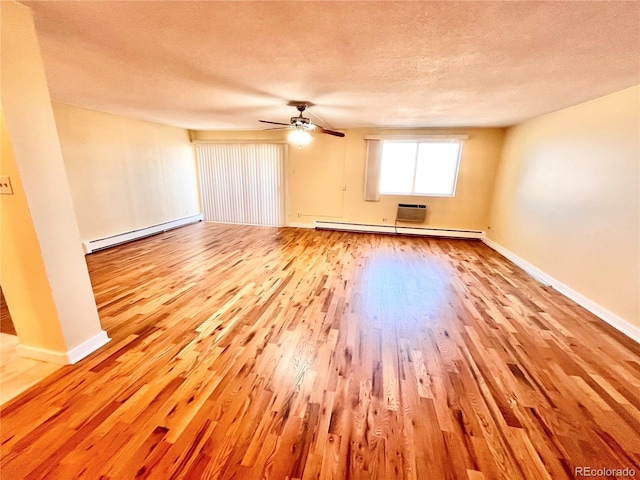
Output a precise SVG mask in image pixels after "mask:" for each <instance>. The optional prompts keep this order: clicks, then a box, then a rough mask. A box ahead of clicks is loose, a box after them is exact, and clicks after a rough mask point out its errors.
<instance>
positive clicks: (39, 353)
mask: <svg viewBox="0 0 640 480" xmlns="http://www.w3.org/2000/svg"><path fill="white" fill-rule="evenodd" d="M110 341H111V339H110V338H109V337H108V336H107V332H105V331H104V330H101V331H100V333H98V334H97V335H95V336H93V337H91V338H90V339H89V340H87V341H85V342H83V343H81V344H80V345H78V346H77V347H74V348H72V349H71V350H68V351H66V352H56V351H54V350H46V349H44V348H38V347H30V346H28V345H17V346H16V352H17V353H18V355H20V356H21V357H26V358H33V359H35V360H42V361H43V362H49V363H56V364H58V365H73V364H74V363H76V362H78V361H80V360H82V359H83V358H84V357H86V356H87V355H89V354H91V353H93V352H95V351H96V350H97V349H99V348H100V347H102V346H103V345H106V344H107V343H108V342H110Z"/></svg>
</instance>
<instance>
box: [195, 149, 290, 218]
mask: <svg viewBox="0 0 640 480" xmlns="http://www.w3.org/2000/svg"><path fill="white" fill-rule="evenodd" d="M284 148H285V146H284V145H278V144H199V145H197V147H196V151H197V157H198V168H199V173H200V193H201V195H202V208H203V210H204V219H205V220H206V221H210V222H220V223H241V224H245V225H268V226H283V225H284V189H283V178H282V177H283V164H284Z"/></svg>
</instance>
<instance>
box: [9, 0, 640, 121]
mask: <svg viewBox="0 0 640 480" xmlns="http://www.w3.org/2000/svg"><path fill="white" fill-rule="evenodd" d="M22 3H24V4H26V5H28V6H29V7H30V8H31V9H32V10H33V11H34V14H35V23H36V29H37V31H38V36H39V38H40V42H41V48H42V55H43V57H44V63H45V69H46V72H47V78H48V80H49V87H50V90H51V96H52V98H53V99H54V100H56V101H60V102H66V103H70V104H74V105H80V106H83V107H87V108H92V109H97V110H103V111H107V112H112V113H117V114H122V115H128V116H132V117H136V118H142V119H147V120H152V121H156V122H160V123H164V124H169V125H175V126H181V127H185V128H192V129H252V128H261V124H260V123H258V122H257V120H258V119H267V120H276V121H288V118H289V117H290V116H292V115H294V114H295V113H296V111H295V109H294V108H292V107H287V103H288V102H289V101H291V100H306V101H310V102H313V103H314V104H316V106H315V107H313V108H312V109H311V113H315V114H316V115H317V117H319V118H320V119H322V120H324V122H325V123H324V125H325V126H327V127H329V128H350V127H383V126H386V127H428V126H506V125H512V124H514V123H517V122H520V121H522V120H524V119H527V118H531V117H534V116H537V115H540V114H544V113H547V112H550V111H554V110H558V109H561V108H565V107H568V106H571V105H575V104H577V103H580V102H583V101H586V100H589V99H592V98H596V97H599V96H602V95H605V94H608V93H612V92H615V91H618V90H622V89H624V88H627V87H630V86H633V85H636V84H639V83H640V3H638V2H637V1H621V2H618V1H602V2H598V1H567V0H564V1H552V2H542V1H517V0H514V1H478V2H476V1H462V2H455V1H443V2H437V1H413V2H409V1H403V2H392V1H375V2H374V1H357V2H350V1H342V2H324V1H323V2H316V1H309V2H307V1H296V2H293V1H289V2H278V1H262V2H217V1H216V2H213V1H195V2H193V1H184V2H171V1H137V2H136V1H134V2H131V1H111V2H101V1H69V2H65V1H24V2H22ZM316 121H317V120H316ZM321 124H322V123H321Z"/></svg>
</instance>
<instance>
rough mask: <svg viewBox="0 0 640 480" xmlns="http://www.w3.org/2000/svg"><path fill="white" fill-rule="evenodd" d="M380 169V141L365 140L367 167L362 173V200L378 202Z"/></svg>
mask: <svg viewBox="0 0 640 480" xmlns="http://www.w3.org/2000/svg"><path fill="white" fill-rule="evenodd" d="M381 168H382V141H381V140H367V165H366V168H365V173H364V199H365V200H366V201H367V202H379V201H380V170H381Z"/></svg>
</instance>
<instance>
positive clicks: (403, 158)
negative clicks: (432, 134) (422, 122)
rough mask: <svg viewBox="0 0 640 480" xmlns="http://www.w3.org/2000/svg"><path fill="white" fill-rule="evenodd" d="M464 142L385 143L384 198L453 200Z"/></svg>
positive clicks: (382, 167) (383, 148)
mask: <svg viewBox="0 0 640 480" xmlns="http://www.w3.org/2000/svg"><path fill="white" fill-rule="evenodd" d="M461 152H462V142H460V141H458V140H455V141H446V142H444V141H425V140H422V141H406V140H384V141H383V142H382V155H381V165H380V193H381V194H383V195H430V196H439V197H452V196H453V195H454V194H455V190H456V180H457V178H458V167H459V165H460V155H461Z"/></svg>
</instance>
